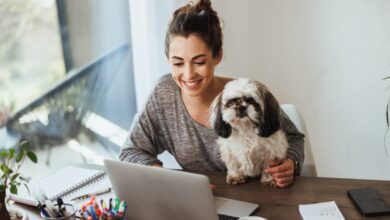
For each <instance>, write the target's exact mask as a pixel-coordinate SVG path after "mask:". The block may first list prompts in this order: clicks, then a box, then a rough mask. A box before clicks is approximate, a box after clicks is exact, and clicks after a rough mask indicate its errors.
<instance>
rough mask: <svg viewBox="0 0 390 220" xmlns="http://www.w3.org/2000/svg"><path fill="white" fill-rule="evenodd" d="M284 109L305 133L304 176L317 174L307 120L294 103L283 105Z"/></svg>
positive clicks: (302, 173)
mask: <svg viewBox="0 0 390 220" xmlns="http://www.w3.org/2000/svg"><path fill="white" fill-rule="evenodd" d="M281 107H282V109H283V111H284V112H285V113H286V114H287V115H288V117H289V118H290V119H291V121H292V122H293V123H294V125H295V126H296V127H297V129H298V130H299V131H300V132H301V133H303V134H304V135H305V146H304V147H305V161H304V163H303V166H302V171H301V175H302V176H317V170H316V166H315V162H314V157H313V152H312V148H311V144H310V139H309V135H308V133H307V130H306V125H305V121H304V120H303V117H302V115H301V113H300V112H299V110H298V108H297V107H296V106H295V105H293V104H283V105H281Z"/></svg>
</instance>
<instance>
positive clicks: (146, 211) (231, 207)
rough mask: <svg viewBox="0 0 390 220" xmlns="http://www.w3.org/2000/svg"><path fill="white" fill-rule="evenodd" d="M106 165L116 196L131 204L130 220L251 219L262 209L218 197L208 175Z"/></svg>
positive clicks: (254, 205)
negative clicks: (252, 215) (254, 212)
mask: <svg viewBox="0 0 390 220" xmlns="http://www.w3.org/2000/svg"><path fill="white" fill-rule="evenodd" d="M104 165H105V168H106V171H107V173H108V176H109V178H110V181H111V184H112V186H113V188H114V191H115V194H116V196H118V197H119V198H121V199H123V200H125V201H126V203H127V206H128V209H127V211H126V219H128V220H132V219H136V220H149V219H161V220H165V219H169V220H172V219H186V220H199V219H202V220H218V219H219V218H220V219H234V218H226V216H234V217H243V216H249V215H250V214H251V213H252V212H253V211H255V210H256V209H257V208H258V204H254V203H248V202H242V201H237V200H231V199H226V198H221V197H214V196H213V194H212V192H211V189H210V182H209V179H208V177H207V176H205V175H200V174H193V173H187V172H182V171H175V170H169V169H164V168H157V167H151V166H145V165H139V164H132V163H128V162H121V161H114V160H104ZM217 213H218V214H222V215H224V217H219V216H218V214H217ZM222 215H220V216H222ZM236 219H238V218H236Z"/></svg>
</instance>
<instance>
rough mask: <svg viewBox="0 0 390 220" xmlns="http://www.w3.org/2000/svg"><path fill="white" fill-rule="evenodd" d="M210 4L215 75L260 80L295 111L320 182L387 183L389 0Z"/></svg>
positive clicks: (389, 162) (389, 173)
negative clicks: (215, 34)
mask: <svg viewBox="0 0 390 220" xmlns="http://www.w3.org/2000/svg"><path fill="white" fill-rule="evenodd" d="M213 5H214V7H215V9H216V10H217V11H218V12H219V15H220V17H222V19H223V20H224V34H225V41H224V52H225V57H224V60H223V62H222V64H221V65H220V66H219V68H218V69H217V72H218V73H221V75H228V76H233V77H241V76H243V77H249V78H253V79H257V80H259V81H262V82H263V83H265V84H266V85H268V87H269V88H270V89H271V91H273V93H274V94H275V95H276V97H277V98H278V99H279V101H280V102H281V103H287V102H289V103H294V104H295V105H297V106H298V108H299V109H300V110H301V112H302V114H303V116H304V118H305V120H306V125H307V128H308V132H309V137H310V141H311V145H312V147H313V153H314V160H315V163H316V165H317V171H318V175H319V176H327V177H345V178H363V179H387V180H390V155H389V156H386V151H385V146H384V135H385V130H386V123H385V107H386V103H387V97H388V96H389V92H388V91H386V88H387V87H388V86H389V85H390V80H389V81H383V80H382V78H383V77H385V76H387V75H390V13H389V12H390V1H386V0H376V1H368V0H322V1H312V0H295V1H290V0H277V1H254V0H240V1H226V0H214V1H213ZM389 138H390V137H389ZM388 142H389V145H390V141H388ZM387 151H388V152H389V154H390V146H388V147H387Z"/></svg>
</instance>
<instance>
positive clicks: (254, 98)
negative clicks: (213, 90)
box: [210, 78, 288, 186]
mask: <svg viewBox="0 0 390 220" xmlns="http://www.w3.org/2000/svg"><path fill="white" fill-rule="evenodd" d="M210 112H211V115H210V120H211V123H212V125H213V127H214V130H215V131H216V133H217V134H218V135H219V138H218V140H217V143H218V144H219V146H220V153H221V158H222V160H223V161H224V163H225V164H226V167H227V178H226V182H227V183H229V184H238V183H243V182H245V179H246V177H258V176H260V175H261V182H262V183H264V184H268V185H271V186H275V181H274V179H273V177H272V176H271V175H270V174H267V173H265V172H264V170H265V169H266V168H268V167H269V163H270V161H272V160H273V161H278V160H281V159H283V158H285V157H286V154H287V148H288V143H287V140H286V137H285V134H284V133H283V131H282V130H281V129H280V107H279V104H278V102H277V100H276V99H275V97H274V96H273V95H272V94H271V93H270V92H269V91H268V89H267V87H266V86H264V85H263V84H261V83H260V82H257V81H254V80H249V79H244V78H240V79H237V80H233V81H230V82H229V83H227V84H226V86H225V88H224V90H223V91H222V92H221V94H219V95H218V96H217V97H216V98H215V100H214V101H213V104H212V105H211V111H210Z"/></svg>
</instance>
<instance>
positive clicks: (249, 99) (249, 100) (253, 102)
mask: <svg viewBox="0 0 390 220" xmlns="http://www.w3.org/2000/svg"><path fill="white" fill-rule="evenodd" d="M244 101H245V102H246V103H248V104H255V103H256V101H255V100H254V99H253V98H252V97H245V98H244Z"/></svg>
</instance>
